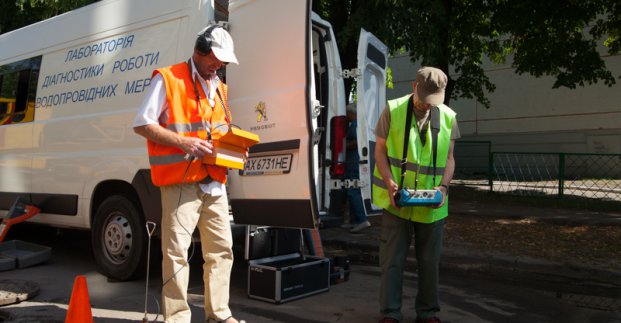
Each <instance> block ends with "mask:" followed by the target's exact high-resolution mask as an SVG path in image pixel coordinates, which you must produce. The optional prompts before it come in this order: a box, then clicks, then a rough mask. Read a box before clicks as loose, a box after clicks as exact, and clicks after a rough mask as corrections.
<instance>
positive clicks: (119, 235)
mask: <svg viewBox="0 0 621 323" xmlns="http://www.w3.org/2000/svg"><path fill="white" fill-rule="evenodd" d="M147 237H148V234H147V231H146V226H145V221H144V219H143V216H142V215H141V213H140V212H139V211H138V209H137V208H136V205H135V204H134V203H132V202H131V201H130V200H128V199H127V198H125V197H123V196H119V195H113V196H110V197H108V198H106V199H105V200H104V201H103V202H102V203H101V205H100V206H99V208H98V209H97V212H96V213H95V218H94V219H93V226H92V233H91V245H92V247H93V256H94V257H95V262H96V263H97V268H98V270H99V272H100V273H102V274H104V275H106V276H107V277H109V278H112V279H116V280H120V281H126V280H132V279H136V278H139V277H141V276H142V275H143V274H144V271H145V265H146V258H147Z"/></svg>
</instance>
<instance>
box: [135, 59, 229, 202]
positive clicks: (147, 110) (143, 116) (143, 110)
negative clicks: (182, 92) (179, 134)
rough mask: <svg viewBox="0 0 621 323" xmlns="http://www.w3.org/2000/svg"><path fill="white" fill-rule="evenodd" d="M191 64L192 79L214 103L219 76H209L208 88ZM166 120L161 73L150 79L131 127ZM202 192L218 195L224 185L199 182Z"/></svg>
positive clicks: (221, 193)
mask: <svg viewBox="0 0 621 323" xmlns="http://www.w3.org/2000/svg"><path fill="white" fill-rule="evenodd" d="M190 62H191V65H192V77H193V78H194V80H198V83H199V84H200V85H201V87H202V88H203V92H204V93H207V97H208V99H209V104H210V105H211V106H214V105H215V100H214V98H215V96H216V90H217V88H218V86H219V85H220V78H218V76H217V75H216V74H215V73H214V74H212V75H210V76H209V89H208V88H207V87H208V84H207V82H206V81H205V79H203V77H201V75H200V74H199V73H198V71H197V70H196V67H195V66H194V60H192V59H190ZM167 120H168V101H167V100H166V87H165V85H164V78H163V77H162V75H161V74H159V73H158V74H156V75H155V76H154V77H153V78H152V79H151V85H150V86H149V88H148V89H147V93H146V94H145V96H144V99H143V100H142V104H141V105H140V109H139V110H138V113H137V114H136V118H135V119H134V124H133V127H134V128H135V127H140V126H145V125H149V124H157V125H159V124H162V123H166V121H167ZM199 185H200V187H201V190H203V192H205V193H208V194H210V195H211V196H220V195H224V194H225V193H226V187H225V185H224V184H223V183H220V182H218V181H212V182H211V183H209V184H199Z"/></svg>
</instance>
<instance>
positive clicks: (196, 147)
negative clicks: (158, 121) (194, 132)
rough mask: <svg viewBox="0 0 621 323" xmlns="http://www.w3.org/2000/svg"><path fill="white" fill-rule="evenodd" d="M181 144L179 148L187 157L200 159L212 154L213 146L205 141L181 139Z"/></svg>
mask: <svg viewBox="0 0 621 323" xmlns="http://www.w3.org/2000/svg"><path fill="white" fill-rule="evenodd" d="M183 138H184V139H183V140H182V142H181V146H180V147H179V148H181V149H182V150H183V151H185V152H186V153H187V154H188V155H190V156H193V157H198V158H202V157H204V156H208V155H211V154H213V152H214V148H213V144H212V143H211V142H209V141H207V140H203V139H200V138H195V137H183Z"/></svg>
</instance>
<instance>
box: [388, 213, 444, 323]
mask: <svg viewBox="0 0 621 323" xmlns="http://www.w3.org/2000/svg"><path fill="white" fill-rule="evenodd" d="M444 222H445V221H444V219H442V220H440V221H436V222H434V223H419V222H412V221H408V220H404V219H401V218H399V217H397V216H394V215H392V214H390V213H388V212H386V211H384V213H383V214H382V235H381V239H380V259H379V261H380V267H381V269H382V274H381V286H380V297H379V302H380V312H381V313H382V315H383V316H386V317H392V318H395V319H397V320H401V319H402V313H401V302H402V295H403V271H404V269H405V262H406V258H407V255H408V253H409V250H410V244H411V243H412V236H414V248H415V252H416V263H417V269H418V293H417V295H416V303H415V309H416V315H417V317H419V318H428V317H432V316H435V314H436V313H437V312H439V311H440V298H439V292H438V289H439V265H440V255H441V253H442V240H443V238H444Z"/></svg>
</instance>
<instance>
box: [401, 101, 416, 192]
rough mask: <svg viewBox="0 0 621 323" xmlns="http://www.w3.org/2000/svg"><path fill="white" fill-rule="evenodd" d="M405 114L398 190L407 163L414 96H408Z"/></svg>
mask: <svg viewBox="0 0 621 323" xmlns="http://www.w3.org/2000/svg"><path fill="white" fill-rule="evenodd" d="M407 110H408V111H407V114H406V117H405V128H404V129H405V130H404V131H405V134H404V136H405V139H404V141H403V158H401V180H400V181H399V190H401V189H402V188H403V179H404V178H405V171H406V167H407V162H408V147H409V142H410V131H412V113H413V110H414V96H410V99H409V100H408V108H407Z"/></svg>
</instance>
